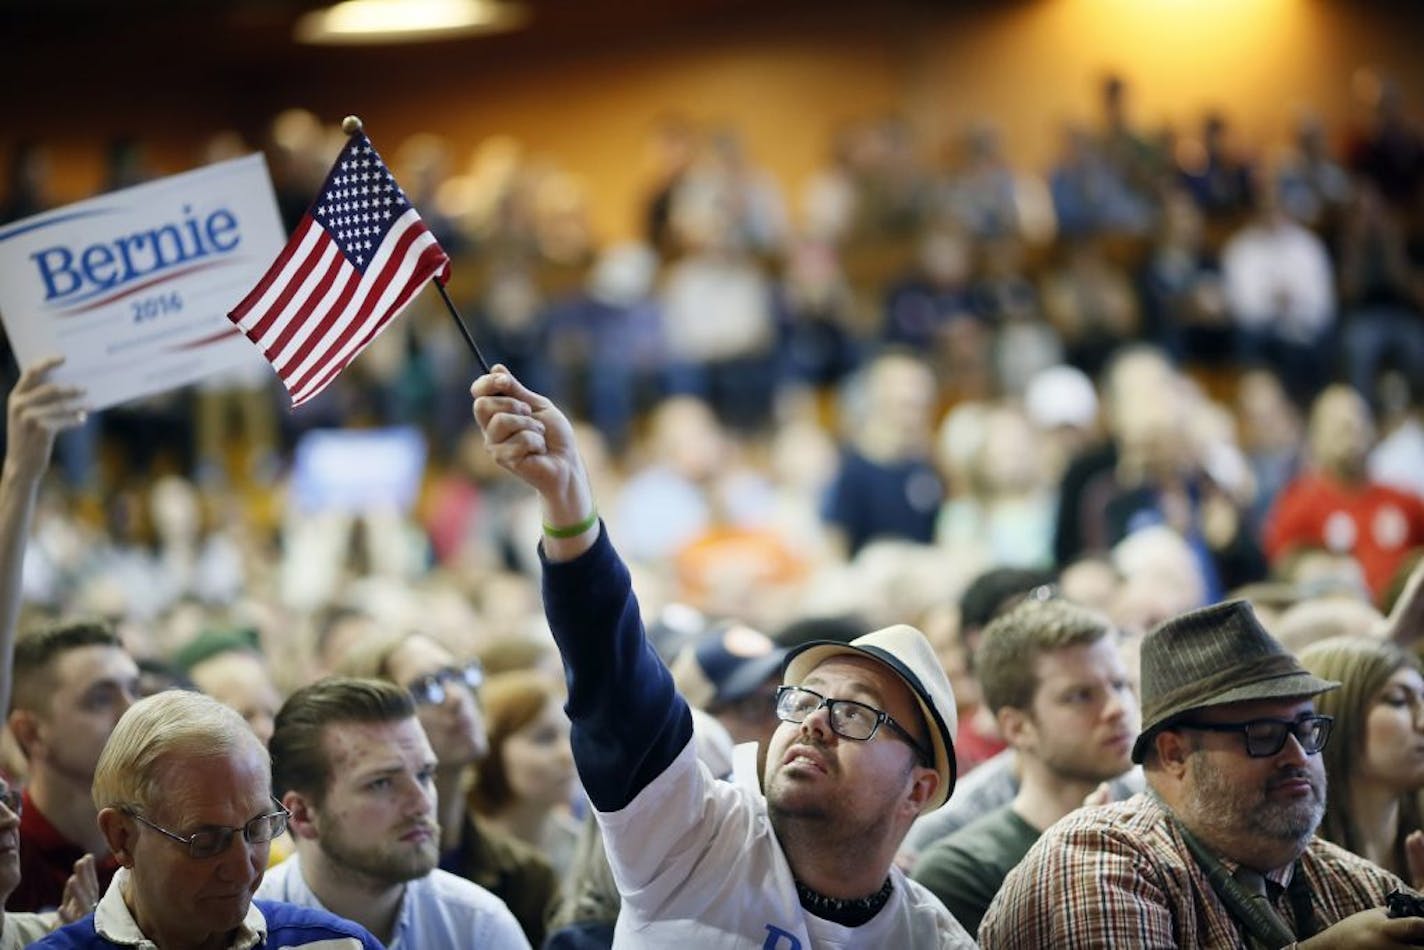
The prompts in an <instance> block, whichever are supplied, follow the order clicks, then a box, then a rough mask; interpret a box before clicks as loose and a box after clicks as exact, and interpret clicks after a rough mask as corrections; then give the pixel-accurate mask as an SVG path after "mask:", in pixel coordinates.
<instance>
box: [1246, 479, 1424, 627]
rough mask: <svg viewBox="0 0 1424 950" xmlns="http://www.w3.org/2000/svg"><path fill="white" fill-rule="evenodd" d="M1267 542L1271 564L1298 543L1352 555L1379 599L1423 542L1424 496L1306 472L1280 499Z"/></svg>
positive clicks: (1297, 545)
mask: <svg viewBox="0 0 1424 950" xmlns="http://www.w3.org/2000/svg"><path fill="white" fill-rule="evenodd" d="M1265 542H1266V556H1267V557H1268V558H1270V559H1271V561H1272V562H1275V561H1276V560H1278V559H1279V558H1280V557H1282V556H1283V555H1285V554H1288V553H1290V552H1291V551H1292V550H1293V549H1295V548H1300V547H1314V548H1323V549H1325V550H1327V551H1333V552H1335V553H1337V554H1352V555H1354V557H1355V560H1356V561H1358V562H1359V564H1360V567H1361V568H1362V569H1363V571H1364V575H1365V581H1366V583H1368V584H1369V585H1370V590H1371V591H1373V592H1374V595H1375V598H1376V599H1378V598H1379V597H1380V596H1381V595H1382V594H1383V593H1384V591H1385V590H1386V589H1387V588H1388V587H1389V583H1390V581H1391V580H1393V579H1394V576H1395V574H1396V572H1398V570H1399V568H1400V566H1401V564H1402V563H1403V561H1404V558H1405V555H1406V554H1408V553H1409V551H1410V549H1412V548H1416V547H1419V546H1421V545H1424V499H1421V498H1420V497H1419V496H1417V495H1414V494H1411V493H1409V492H1406V491H1401V490H1399V489H1397V488H1391V487H1389V486H1386V485H1374V484H1365V485H1345V484H1343V483H1341V482H1339V481H1336V480H1335V479H1332V478H1327V477H1325V476H1323V475H1319V474H1310V475H1302V476H1301V477H1299V478H1297V479H1295V480H1294V481H1292V482H1291V483H1290V484H1289V485H1287V486H1286V487H1285V489H1284V490H1283V491H1282V492H1281V494H1280V497H1279V498H1277V499H1276V504H1275V507H1274V508H1273V509H1272V510H1271V514H1270V516H1269V517H1268V518H1267V519H1266V537H1265Z"/></svg>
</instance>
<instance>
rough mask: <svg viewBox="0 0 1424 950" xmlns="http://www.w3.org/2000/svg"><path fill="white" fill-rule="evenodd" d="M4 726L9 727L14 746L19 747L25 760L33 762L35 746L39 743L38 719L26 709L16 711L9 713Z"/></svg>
mask: <svg viewBox="0 0 1424 950" xmlns="http://www.w3.org/2000/svg"><path fill="white" fill-rule="evenodd" d="M6 725H7V726H9V727H10V735H12V736H14V737H15V744H16V745H18V746H19V747H20V751H21V752H23V753H24V754H25V758H26V759H28V760H31V761H33V760H34V757H35V745H36V743H38V742H39V741H40V719H39V717H38V716H36V715H35V714H34V713H33V712H31V711H30V710H28V709H16V710H15V711H13V712H12V713H10V718H9V719H8V720H7V721H6Z"/></svg>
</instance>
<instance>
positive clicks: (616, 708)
mask: <svg viewBox="0 0 1424 950" xmlns="http://www.w3.org/2000/svg"><path fill="white" fill-rule="evenodd" d="M470 392H471V395H473V396H474V397H475V404H474V413H475V419H476V420H478V422H479V424H480V427H481V428H482V429H483V430H484V434H485V446H486V448H488V450H489V452H490V454H491V455H493V456H494V459H495V461H496V462H497V463H498V464H499V465H500V467H502V468H504V469H505V470H506V471H508V472H510V473H512V474H513V475H515V476H516V477H518V478H519V479H521V480H522V481H524V482H525V483H526V484H528V485H530V486H531V487H532V488H533V489H534V490H535V491H537V492H538V493H539V498H540V501H541V503H542V505H543V509H544V512H543V514H544V532H543V533H544V537H543V542H542V544H543V560H544V578H543V595H544V613H545V615H546V616H547V617H548V619H549V629H550V630H551V631H552V632H553V635H554V642H555V643H556V644H557V645H558V647H559V654H560V656H561V657H562V659H563V663H564V673H565V677H566V680H567V683H568V689H569V698H568V703H567V705H566V706H565V709H566V710H567V712H568V714H569V720H570V721H571V723H572V725H573V733H572V740H573V750H574V762H575V763H576V764H577V765H578V770H579V776H580V778H581V779H582V780H583V785H584V789H585V791H587V792H588V796H589V800H590V801H592V802H593V805H594V807H595V808H596V809H597V810H598V811H600V812H614V811H618V810H621V809H622V808H624V807H625V806H626V805H627V804H628V803H629V802H630V801H632V800H633V798H634V797H635V796H636V795H637V794H638V792H639V791H641V790H642V789H643V788H646V787H647V786H648V785H649V784H650V783H651V782H652V781H653V780H654V779H656V778H657V777H658V776H659V775H661V774H662V773H663V772H664V770H666V769H667V767H668V766H669V765H670V764H671V763H672V761H673V760H674V759H675V758H676V757H677V755H678V753H679V752H681V751H682V750H683V749H684V748H685V747H686V746H687V745H688V744H689V743H690V742H691V739H692V717H691V714H690V713H689V712H688V708H687V703H686V702H684V701H683V699H682V697H680V696H679V695H677V691H676V690H675V689H674V687H673V682H672V676H671V674H669V673H668V671H667V668H666V667H665V666H664V665H663V663H662V662H661V661H660V660H659V659H658V656H657V654H656V653H655V652H654V651H653V649H652V646H651V645H650V644H649V643H648V641H647V637H646V636H644V634H643V625H642V618H641V616H640V613H639V609H638V599H637V597H636V596H635V595H634V593H633V587H632V582H631V579H630V577H629V574H628V569H627V567H626V566H625V565H624V564H623V562H622V561H621V560H620V559H619V558H618V555H617V553H616V552H615V551H614V550H613V547H612V545H611V544H610V543H609V539H608V538H607V537H604V536H603V535H602V533H601V528H600V526H599V521H598V518H597V512H596V510H595V508H594V503H593V492H592V490H591V489H590V487H589V483H588V475H587V473H586V472H585V470H584V464H583V460H582V459H581V458H579V454H578V450H577V447H576V446H575V445H574V439H573V430H572V427H571V426H570V425H569V421H568V419H567V418H565V416H564V414H563V413H562V412H560V411H559V410H558V408H557V407H556V406H555V405H554V404H553V403H552V402H550V401H549V400H548V399H546V398H545V397H543V396H541V395H539V394H538V393H535V392H533V391H531V390H529V389H527V388H525V386H523V385H522V384H521V383H520V382H519V381H518V380H516V379H515V378H514V377H513V375H512V374H510V372H509V371H508V370H507V369H505V368H504V367H503V366H495V368H494V369H493V370H491V371H490V372H489V373H488V374H487V375H485V376H482V377H480V378H479V379H478V380H476V381H475V384H474V385H473V386H472V387H471V389H470ZM610 846H611V847H614V848H615V849H616V847H617V845H616V843H615V842H611V841H610Z"/></svg>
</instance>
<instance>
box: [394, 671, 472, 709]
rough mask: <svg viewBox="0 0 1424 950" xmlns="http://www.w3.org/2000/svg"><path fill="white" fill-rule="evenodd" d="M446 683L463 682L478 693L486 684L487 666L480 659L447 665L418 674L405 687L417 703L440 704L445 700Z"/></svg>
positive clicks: (423, 704)
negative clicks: (458, 664) (457, 664)
mask: <svg viewBox="0 0 1424 950" xmlns="http://www.w3.org/2000/svg"><path fill="white" fill-rule="evenodd" d="M446 683H463V684H464V685H465V686H466V687H467V688H468V689H469V690H470V692H472V693H478V692H479V691H480V687H481V686H483V685H484V684H485V668H484V666H482V665H481V664H480V661H479V660H471V661H470V662H468V663H466V664H465V665H464V666H446V667H443V668H441V669H438V670H436V671H435V672H434V673H426V674H425V675H423V676H417V677H416V678H415V679H413V680H411V681H410V682H409V683H407V684H406V687H405V688H406V690H407V691H408V692H409V693H410V697H411V699H414V700H415V701H416V703H417V704H419V705H422V706H438V705H440V704H441V703H443V702H445V697H446V695H447V692H446V688H445V684H446Z"/></svg>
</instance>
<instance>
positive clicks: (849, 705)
mask: <svg viewBox="0 0 1424 950" xmlns="http://www.w3.org/2000/svg"><path fill="white" fill-rule="evenodd" d="M822 706H825V707H826V709H827V711H828V712H829V713H830V715H829V717H828V718H829V721H830V724H831V731H832V732H834V733H835V734H836V735H838V736H840V737H841V738H842V739H853V740H855V741H856V742H869V741H870V740H871V739H873V738H875V733H877V732H879V731H880V727H881V726H882V725H885V726H889V727H890V731H891V732H893V733H895V734H896V735H897V736H899V737H900V738H901V739H904V740H905V741H906V742H907V743H909V745H910V748H912V749H914V750H915V754H916V755H918V756H919V760H920V764H921V765H925V766H926V767H927V768H929V767H932V766H930V765H929V763H932V762H934V756H933V755H931V754H930V753H928V752H926V751H925V749H924V747H923V746H921V745H920V744H919V742H917V741H916V740H915V737H914V736H912V735H910V734H909V733H908V732H906V731H905V728H904V727H903V726H901V725H900V724H899V723H898V722H896V721H895V720H894V719H893V718H891V716H890V714H889V713H887V712H885V711H884V710H880V709H876V708H875V707H874V706H867V705H866V704H865V703H858V702H856V701H855V700H853V699H827V698H826V697H825V696H822V695H821V694H820V693H817V692H815V691H814V690H809V689H802V688H801V687H800V686H782V687H780V688H778V689H777V691H776V717H777V718H778V719H780V720H782V721H783V722H797V723H800V722H805V721H806V718H807V717H808V716H810V715H811V714H812V713H813V712H815V711H816V710H818V709H820V708H821V707H822Z"/></svg>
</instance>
